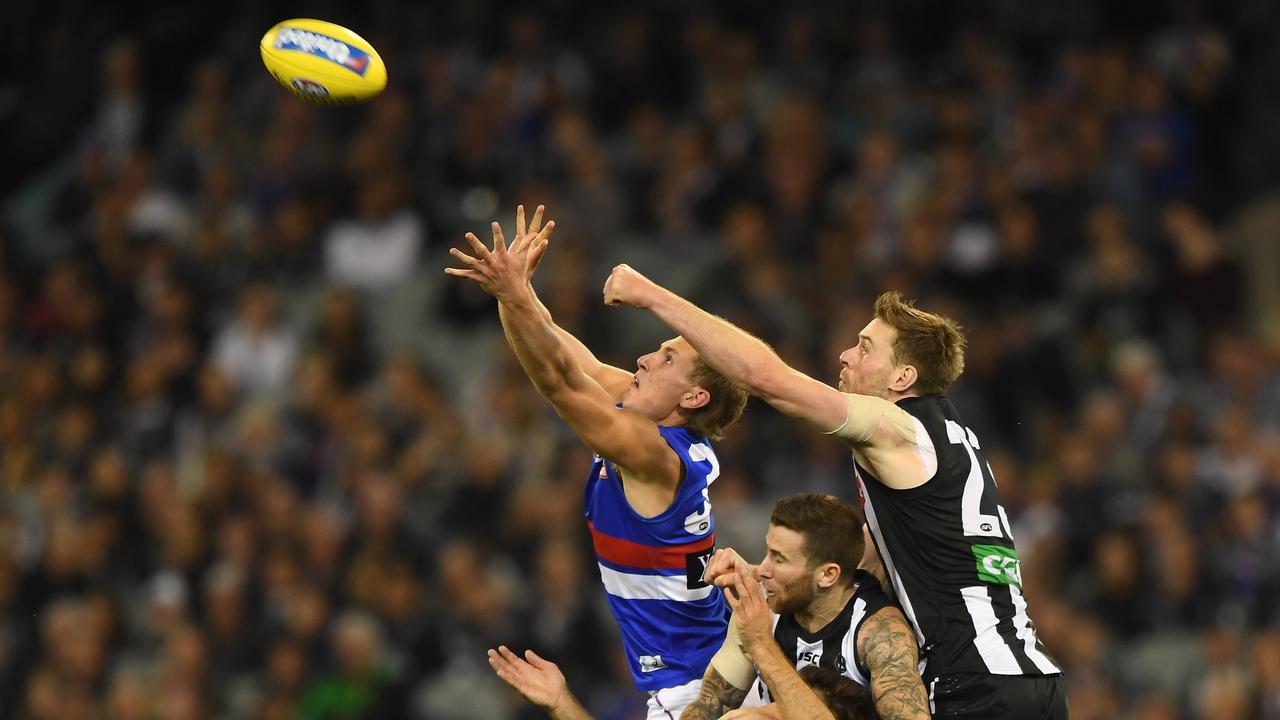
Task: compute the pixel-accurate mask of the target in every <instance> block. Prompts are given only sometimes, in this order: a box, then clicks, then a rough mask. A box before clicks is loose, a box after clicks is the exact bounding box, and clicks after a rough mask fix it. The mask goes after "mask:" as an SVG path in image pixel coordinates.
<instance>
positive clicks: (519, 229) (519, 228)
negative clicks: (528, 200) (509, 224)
mask: <svg viewBox="0 0 1280 720" xmlns="http://www.w3.org/2000/svg"><path fill="white" fill-rule="evenodd" d="M528 232H529V231H528V230H527V229H526V227H525V224H524V205H523V204H521V205H517V206H516V242H520V239H521V238H523V237H524V236H525V235H526V234H527V233H528Z"/></svg>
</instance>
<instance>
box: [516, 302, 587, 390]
mask: <svg viewBox="0 0 1280 720" xmlns="http://www.w3.org/2000/svg"><path fill="white" fill-rule="evenodd" d="M530 295H532V296H533V303H534V307H535V308H536V309H537V311H538V314H539V315H540V316H542V319H543V321H544V322H546V323H547V324H548V325H550V326H551V328H552V329H553V330H554V331H555V332H556V334H557V335H559V336H560V339H561V340H562V341H564V344H565V346H566V347H567V348H568V349H569V352H571V353H573V356H574V358H575V359H577V361H578V364H579V365H581V366H582V369H583V370H585V371H586V372H587V374H588V375H590V374H591V373H592V371H593V368H595V367H596V366H598V365H599V364H600V360H599V359H598V358H596V355H595V353H593V352H591V349H590V348H588V347H587V346H586V345H585V344H583V342H582V341H581V340H579V339H578V338H576V337H574V335H573V333H571V332H569V331H568V330H565V329H564V328H562V327H560V326H559V325H557V324H556V321H555V318H553V317H552V316H551V311H550V310H549V309H547V306H546V305H545V304H544V303H543V302H542V298H540V297H538V294H537V293H536V292H534V291H533V290H532V288H531V289H530Z"/></svg>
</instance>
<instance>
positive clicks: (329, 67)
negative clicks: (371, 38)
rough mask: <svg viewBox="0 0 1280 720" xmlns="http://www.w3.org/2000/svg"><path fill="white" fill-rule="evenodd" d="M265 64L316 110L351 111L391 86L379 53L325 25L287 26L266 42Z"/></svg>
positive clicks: (264, 39) (338, 28)
mask: <svg viewBox="0 0 1280 720" xmlns="http://www.w3.org/2000/svg"><path fill="white" fill-rule="evenodd" d="M260 49H261V50H262V62H263V64H264V65H266V66H267V70H270V71H271V75H272V76H273V77H275V79H276V80H277V81H278V82H279V83H280V84H281V85H283V86H284V88H285V89H286V90H288V91H289V92H291V93H293V94H294V95H297V96H298V97H300V98H302V99H303V100H306V101H307V102H310V103H315V104H317V105H352V104H355V103H362V102H365V101H366V100H370V99H372V98H374V97H376V96H377V95H378V93H380V92H382V89H383V88H385V87H386V86H387V66H386V65H385V64H383V62H382V58H381V57H379V56H378V51H377V50H374V49H373V46H372V45H370V44H369V43H368V42H366V41H365V39H364V38H362V37H360V36H359V35H357V34H355V33H354V32H352V31H350V30H348V29H346V28H344V27H342V26H341V25H335V24H333V23H331V22H325V21H324V20H311V19H306V18H301V19H295V20H285V21H284V22H281V23H277V24H276V25H275V27H273V28H271V29H270V30H268V31H267V34H266V35H263V36H262V43H261V45H260Z"/></svg>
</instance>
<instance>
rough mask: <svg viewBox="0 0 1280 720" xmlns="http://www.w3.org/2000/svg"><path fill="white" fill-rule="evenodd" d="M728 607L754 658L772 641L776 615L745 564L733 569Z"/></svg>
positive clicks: (739, 634) (725, 594)
mask: <svg viewBox="0 0 1280 720" xmlns="http://www.w3.org/2000/svg"><path fill="white" fill-rule="evenodd" d="M724 596H725V599H726V600H728V602H729V607H731V608H733V614H734V623H736V624H737V626H738V636H739V637H740V638H741V639H742V645H743V647H744V648H745V649H746V651H747V654H748V655H751V656H753V657H754V655H755V652H756V650H757V649H758V648H762V647H766V646H768V645H769V644H771V643H772V642H773V613H771V612H770V611H769V602H768V601H767V600H766V599H765V597H764V589H763V588H761V587H760V583H759V581H757V580H756V579H755V577H754V576H753V575H752V574H751V570H750V568H748V567H747V564H746V563H739V564H738V566H737V567H736V568H735V569H734V571H733V575H732V576H731V580H730V583H729V587H727V588H725V590H724Z"/></svg>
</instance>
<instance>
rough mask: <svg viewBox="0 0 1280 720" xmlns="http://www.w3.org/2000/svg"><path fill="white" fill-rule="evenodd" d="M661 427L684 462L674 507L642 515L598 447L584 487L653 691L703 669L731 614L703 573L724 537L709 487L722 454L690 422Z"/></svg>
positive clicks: (609, 583) (631, 644)
mask: <svg viewBox="0 0 1280 720" xmlns="http://www.w3.org/2000/svg"><path fill="white" fill-rule="evenodd" d="M658 431H659V432H660V433H662V438H663V439H664V440H666V441H667V444H668V445H670V446H671V449H672V450H674V451H675V452H676V455H678V456H680V464H681V467H682V471H681V472H682V476H681V478H680V485H679V487H678V488H677V490H676V497H675V501H674V502H672V504H671V507H669V508H667V510H666V511H665V512H663V513H662V514H661V515H658V516H656V517H652V518H644V517H641V516H640V515H638V514H637V513H636V512H635V511H634V510H633V509H632V508H631V505H630V504H629V503H628V502H627V498H626V496H625V495H623V492H622V481H621V479H620V478H619V477H618V473H617V471H616V470H615V468H614V466H613V463H611V462H609V461H608V460H607V459H604V458H601V457H599V456H597V457H596V460H595V463H594V464H593V465H592V467H591V477H590V478H589V479H588V480H587V487H586V493H585V500H586V503H585V508H586V513H585V514H586V517H587V525H588V527H589V528H590V529H591V538H592V541H593V543H594V544H595V552H596V560H597V562H598V564H599V566H600V579H601V580H602V581H603V582H604V590H605V598H606V600H607V601H608V603H609V609H610V610H611V611H612V612H613V616H614V619H616V620H617V622H618V628H619V629H620V630H621V631H622V644H623V648H624V649H625V650H626V653H627V663H628V665H629V666H630V667H631V675H632V677H633V678H634V679H635V683H636V687H637V688H638V689H639V690H644V691H647V690H660V689H662V688H668V687H674V686H677V685H683V684H684V683H687V682H689V681H691V680H696V679H699V678H701V677H702V674H703V672H705V671H706V668H707V665H708V664H709V663H710V662H711V656H712V655H715V653H716V651H717V650H718V649H719V648H720V645H721V643H722V642H723V641H724V636H725V631H726V630H727V629H728V623H729V610H728V605H727V604H726V603H725V600H724V595H723V594H722V593H721V592H719V591H718V590H717V589H716V588H715V587H714V586H712V585H708V584H707V583H705V582H703V581H702V573H703V570H704V569H705V568H706V564H707V561H708V560H710V558H711V554H712V552H713V551H714V546H715V518H714V517H713V516H712V515H711V503H710V500H709V498H708V493H707V490H708V488H709V487H710V486H711V483H713V482H715V480H716V478H717V477H719V475H720V463H719V461H718V460H716V456H715V453H714V452H713V451H712V450H711V445H710V443H708V442H707V440H706V439H705V438H702V437H698V436H695V435H693V434H692V433H690V432H689V431H688V430H685V429H684V428H683V427H662V426H659V427H658Z"/></svg>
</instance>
